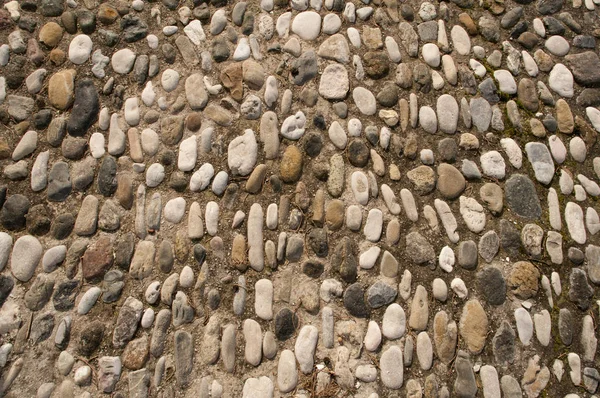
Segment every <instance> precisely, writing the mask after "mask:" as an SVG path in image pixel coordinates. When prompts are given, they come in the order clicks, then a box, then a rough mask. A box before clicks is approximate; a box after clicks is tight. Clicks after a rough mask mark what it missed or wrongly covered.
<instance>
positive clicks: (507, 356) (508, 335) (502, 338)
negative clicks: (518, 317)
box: [492, 321, 516, 365]
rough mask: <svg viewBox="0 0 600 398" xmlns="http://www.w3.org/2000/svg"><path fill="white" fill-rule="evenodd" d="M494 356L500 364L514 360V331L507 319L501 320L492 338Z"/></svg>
mask: <svg viewBox="0 0 600 398" xmlns="http://www.w3.org/2000/svg"><path fill="white" fill-rule="evenodd" d="M492 349H493V351H494V358H495V359H496V362H497V363H498V364H499V365H500V364H501V365H506V364H509V363H513V362H514V360H515V352H516V350H515V331H514V330H513V329H512V327H511V326H510V323H508V322H507V321H502V324H501V325H500V328H499V329H498V331H497V332H496V334H495V335H494V338H493V339H492Z"/></svg>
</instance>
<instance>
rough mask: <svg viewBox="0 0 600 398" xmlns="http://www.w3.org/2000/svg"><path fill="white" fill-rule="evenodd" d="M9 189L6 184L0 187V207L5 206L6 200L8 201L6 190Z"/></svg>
mask: <svg viewBox="0 0 600 398" xmlns="http://www.w3.org/2000/svg"><path fill="white" fill-rule="evenodd" d="M7 191H8V188H6V186H1V187H0V209H2V207H3V206H4V202H6V192H7Z"/></svg>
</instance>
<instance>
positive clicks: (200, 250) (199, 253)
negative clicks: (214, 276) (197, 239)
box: [194, 243, 206, 266]
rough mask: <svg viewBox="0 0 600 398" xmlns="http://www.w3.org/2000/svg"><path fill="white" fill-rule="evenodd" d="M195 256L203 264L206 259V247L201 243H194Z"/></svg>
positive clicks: (199, 263) (200, 264)
mask: <svg viewBox="0 0 600 398" xmlns="http://www.w3.org/2000/svg"><path fill="white" fill-rule="evenodd" d="M194 258H195V259H196V261H198V265H199V266H202V264H204V261H205V260H206V249H205V248H204V246H202V245H201V244H200V243H198V244H195V245H194Z"/></svg>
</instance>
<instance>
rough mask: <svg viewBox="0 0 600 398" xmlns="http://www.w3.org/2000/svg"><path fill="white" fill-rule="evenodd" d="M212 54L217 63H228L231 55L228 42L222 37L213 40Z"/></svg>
mask: <svg viewBox="0 0 600 398" xmlns="http://www.w3.org/2000/svg"><path fill="white" fill-rule="evenodd" d="M211 54H212V57H213V59H214V60H215V62H223V61H226V60H227V59H228V58H229V56H230V55H231V51H230V50H229V46H228V45H227V41H226V40H225V39H224V38H222V37H217V38H216V39H215V40H213V44H212V50H211Z"/></svg>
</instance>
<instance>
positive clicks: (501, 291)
mask: <svg viewBox="0 0 600 398" xmlns="http://www.w3.org/2000/svg"><path fill="white" fill-rule="evenodd" d="M477 281H478V283H479V289H480V290H481V292H482V293H483V296H484V297H485V299H486V301H487V302H488V304H491V305H502V304H504V301H505V300H506V281H505V280H504V276H502V272H501V271H500V270H499V269H498V268H496V267H487V268H485V269H483V270H481V271H480V272H479V273H478V274H477Z"/></svg>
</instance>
